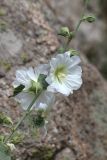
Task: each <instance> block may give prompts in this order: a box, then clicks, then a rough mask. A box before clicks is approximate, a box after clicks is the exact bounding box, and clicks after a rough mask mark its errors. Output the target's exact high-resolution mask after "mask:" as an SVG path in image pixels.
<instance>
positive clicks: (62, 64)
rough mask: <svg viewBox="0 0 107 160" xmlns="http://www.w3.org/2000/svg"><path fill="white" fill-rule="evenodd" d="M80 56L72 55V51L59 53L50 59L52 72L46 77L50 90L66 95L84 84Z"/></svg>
mask: <svg viewBox="0 0 107 160" xmlns="http://www.w3.org/2000/svg"><path fill="white" fill-rule="evenodd" d="M80 62H81V61H80V58H79V56H72V57H70V53H69V52H66V53H64V54H58V55H57V56H56V58H52V59H51V61H50V66H51V69H50V73H49V75H48V76H47V78H46V81H47V82H48V84H49V86H48V88H47V90H48V91H51V92H60V93H62V94H64V95H66V96H68V95H69V94H70V93H73V90H77V89H79V88H80V86H81V84H82V78H81V76H82V69H81V67H80V66H79V63H80Z"/></svg>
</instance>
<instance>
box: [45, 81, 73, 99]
mask: <svg viewBox="0 0 107 160" xmlns="http://www.w3.org/2000/svg"><path fill="white" fill-rule="evenodd" d="M47 90H48V91H50V92H53V93H56V92H60V93H62V94H64V95H65V96H68V95H70V92H71V89H70V88H69V87H68V86H67V85H65V84H64V83H52V84H51V85H49V86H48V88H47Z"/></svg>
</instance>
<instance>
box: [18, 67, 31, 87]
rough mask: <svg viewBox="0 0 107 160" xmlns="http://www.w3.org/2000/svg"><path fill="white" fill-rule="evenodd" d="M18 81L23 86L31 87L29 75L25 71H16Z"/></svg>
mask: <svg viewBox="0 0 107 160" xmlns="http://www.w3.org/2000/svg"><path fill="white" fill-rule="evenodd" d="M16 80H17V82H19V83H20V84H23V85H24V86H28V85H30V78H29V76H28V75H27V70H25V69H22V70H17V71H16Z"/></svg>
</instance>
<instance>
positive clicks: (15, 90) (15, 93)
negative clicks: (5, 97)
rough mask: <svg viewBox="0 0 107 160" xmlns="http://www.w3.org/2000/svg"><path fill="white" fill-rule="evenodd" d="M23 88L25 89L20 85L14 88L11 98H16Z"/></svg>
mask: <svg viewBox="0 0 107 160" xmlns="http://www.w3.org/2000/svg"><path fill="white" fill-rule="evenodd" d="M24 88H25V86H24V85H22V84H21V85H19V86H18V87H16V88H15V89H14V93H13V96H16V95H17V94H19V93H20V92H21V91H22V90H23V89H24Z"/></svg>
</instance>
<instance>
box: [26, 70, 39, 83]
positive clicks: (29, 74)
mask: <svg viewBox="0 0 107 160" xmlns="http://www.w3.org/2000/svg"><path fill="white" fill-rule="evenodd" d="M27 74H28V76H29V78H30V79H31V80H33V81H37V77H36V75H35V73H34V69H33V68H32V67H30V68H29V69H28V71H27Z"/></svg>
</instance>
